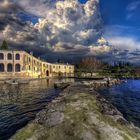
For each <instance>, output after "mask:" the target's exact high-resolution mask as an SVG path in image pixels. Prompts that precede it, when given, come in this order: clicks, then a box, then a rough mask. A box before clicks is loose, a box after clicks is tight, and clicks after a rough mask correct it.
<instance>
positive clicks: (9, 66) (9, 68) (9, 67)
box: [7, 63, 13, 72]
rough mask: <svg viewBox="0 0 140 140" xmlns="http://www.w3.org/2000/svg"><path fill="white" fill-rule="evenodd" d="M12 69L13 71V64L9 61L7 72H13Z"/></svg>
mask: <svg viewBox="0 0 140 140" xmlns="http://www.w3.org/2000/svg"><path fill="white" fill-rule="evenodd" d="M12 71H13V65H12V64H10V63H9V64H8V65H7V72H12Z"/></svg>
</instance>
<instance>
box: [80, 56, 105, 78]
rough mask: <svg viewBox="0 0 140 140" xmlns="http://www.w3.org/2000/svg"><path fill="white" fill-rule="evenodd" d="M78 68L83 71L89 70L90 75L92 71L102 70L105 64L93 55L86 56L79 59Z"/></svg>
mask: <svg viewBox="0 0 140 140" xmlns="http://www.w3.org/2000/svg"><path fill="white" fill-rule="evenodd" d="M78 68H79V69H81V70H82V71H83V72H89V73H91V75H92V73H93V72H97V71H100V70H103V69H104V68H105V64H104V63H103V62H101V61H99V60H97V59H96V58H95V57H87V58H84V59H82V60H81V62H80V64H79V67H78Z"/></svg>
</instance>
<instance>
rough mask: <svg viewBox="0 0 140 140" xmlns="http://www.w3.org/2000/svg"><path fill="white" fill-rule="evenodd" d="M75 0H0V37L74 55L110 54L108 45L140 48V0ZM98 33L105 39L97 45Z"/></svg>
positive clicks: (39, 49) (48, 53)
mask: <svg viewBox="0 0 140 140" xmlns="http://www.w3.org/2000/svg"><path fill="white" fill-rule="evenodd" d="M79 1H80V2H81V3H82V4H80V3H79V2H78V1H77V0H37V1H34V0H20V1H19V0H0V39H1V40H2V39H3V38H8V41H9V43H10V46H12V47H16V48H17V47H20V48H22V49H28V50H29V51H30V50H31V51H34V50H35V51H36V52H37V54H40V53H39V52H41V55H43V56H47V57H48V56H49V57H50V58H52V57H54V56H53V55H52V54H55V55H56V57H57V56H58V55H59V56H64V58H65V57H66V58H70V59H71V58H72V59H73V60H75V59H77V57H78V58H80V57H83V56H85V57H86V56H90V55H98V54H100V53H101V52H103V53H106V52H109V54H110V48H111V47H115V48H117V49H118V51H120V52H121V50H120V49H122V50H124V51H125V50H127V49H129V50H133V51H135V50H136V49H139V50H140V25H139V23H140V16H139V13H140V8H139V7H140V0H89V1H88V2H87V0H79ZM99 1H100V2H99ZM42 13H43V14H42ZM5 17H6V18H5ZM25 21H27V22H25ZM102 31H103V32H102ZM102 36H103V37H104V38H105V39H106V40H107V41H108V42H109V43H107V42H106V41H105V40H104V41H103V42H104V43H101V44H100V43H99V42H98V41H99V40H100V38H101V39H102ZM108 44H110V45H109V46H108ZM20 48H19V49H20ZM127 52H128V51H127ZM139 52H140V51H139ZM111 53H112V52H111ZM112 54H113V53H112ZM122 54H124V53H122ZM119 55H120V54H118V56H117V59H118V57H119V58H120V56H119ZM128 55H129V56H132V54H130V53H129V54H126V57H128ZM136 55H137V54H136ZM139 55H140V54H139ZM68 56H69V57H68ZM123 56H124V55H123ZM74 57H76V58H74ZM113 57H114V55H113ZM135 57H136V56H135ZM136 58H137V57H136ZM130 59H131V58H130Z"/></svg>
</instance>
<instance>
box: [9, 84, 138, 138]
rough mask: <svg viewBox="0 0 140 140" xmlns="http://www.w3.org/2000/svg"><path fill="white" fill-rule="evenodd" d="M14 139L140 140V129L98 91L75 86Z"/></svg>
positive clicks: (66, 91) (64, 92) (67, 90)
mask: <svg viewBox="0 0 140 140" xmlns="http://www.w3.org/2000/svg"><path fill="white" fill-rule="evenodd" d="M11 139H12V140H140V130H139V129H138V128H135V127H134V126H133V125H131V124H129V123H128V122H127V121H126V120H125V119H124V118H123V116H122V114H121V113H120V112H119V111H117V110H116V109H115V107H113V106H112V105H110V104H109V103H108V102H107V101H106V100H105V99H103V98H102V97H101V96H99V95H98V93H96V92H95V91H93V90H91V89H89V88H88V87H86V86H80V85H79V86H78V85H73V86H70V87H68V88H67V89H65V90H64V91H63V96H61V98H60V97H59V99H57V100H55V101H54V102H53V103H50V104H49V105H48V106H47V107H46V109H45V110H43V111H41V112H40V113H38V114H37V116H36V119H35V120H34V121H33V122H31V123H29V124H28V125H27V126H26V127H25V128H23V129H21V130H19V131H18V132H17V133H16V135H15V136H13V137H12V138H11Z"/></svg>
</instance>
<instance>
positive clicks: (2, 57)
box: [0, 50, 74, 78]
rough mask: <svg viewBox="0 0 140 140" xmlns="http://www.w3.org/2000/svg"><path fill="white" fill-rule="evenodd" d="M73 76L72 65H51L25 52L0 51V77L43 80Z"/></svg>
mask: <svg viewBox="0 0 140 140" xmlns="http://www.w3.org/2000/svg"><path fill="white" fill-rule="evenodd" d="M54 76H65V77H72V76H74V65H69V64H59V63H56V64H52V63H48V62H45V61H42V60H40V58H36V57H34V56H33V54H32V53H30V54H29V53H27V52H25V51H11V50H0V77H7V78H12V77H20V78H22V77H24V78H26V77H29V78H45V77H54Z"/></svg>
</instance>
